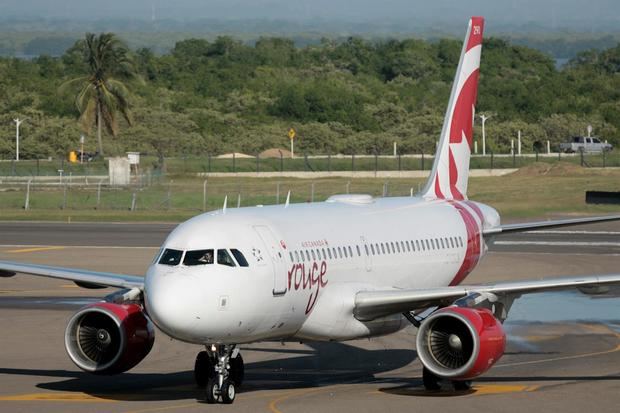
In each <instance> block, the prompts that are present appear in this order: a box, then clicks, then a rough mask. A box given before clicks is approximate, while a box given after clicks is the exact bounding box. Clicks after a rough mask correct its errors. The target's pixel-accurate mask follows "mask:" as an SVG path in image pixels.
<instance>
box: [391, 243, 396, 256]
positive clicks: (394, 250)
mask: <svg viewBox="0 0 620 413" xmlns="http://www.w3.org/2000/svg"><path fill="white" fill-rule="evenodd" d="M390 245H391V246H392V254H396V247H395V246H394V243H393V242H392V243H390ZM396 245H398V243H396Z"/></svg>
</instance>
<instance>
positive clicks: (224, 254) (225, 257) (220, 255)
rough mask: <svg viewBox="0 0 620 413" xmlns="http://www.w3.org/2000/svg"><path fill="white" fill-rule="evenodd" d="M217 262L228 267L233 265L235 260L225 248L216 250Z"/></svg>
mask: <svg viewBox="0 0 620 413" xmlns="http://www.w3.org/2000/svg"><path fill="white" fill-rule="evenodd" d="M217 263H218V264H221V265H226V266H228V267H234V266H235V262H234V261H233V259H232V257H231V256H230V254H229V253H228V251H226V250H217Z"/></svg>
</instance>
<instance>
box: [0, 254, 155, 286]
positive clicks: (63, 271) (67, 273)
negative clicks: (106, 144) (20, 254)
mask: <svg viewBox="0 0 620 413" xmlns="http://www.w3.org/2000/svg"><path fill="white" fill-rule="evenodd" d="M16 273H21V274H29V275H36V276H39V277H49V278H57V279H61V280H69V281H75V282H77V283H83V284H90V285H100V286H106V287H117V288H140V289H142V288H143V286H144V278H143V277H140V276H137V275H126V274H115V273H109V272H96V271H88V270H79V269H75V268H63V267H52V266H49V265H38V264H22V263H19V262H12V261H0V274H5V275H4V276H10V275H11V274H16ZM78 285H79V284H78Z"/></svg>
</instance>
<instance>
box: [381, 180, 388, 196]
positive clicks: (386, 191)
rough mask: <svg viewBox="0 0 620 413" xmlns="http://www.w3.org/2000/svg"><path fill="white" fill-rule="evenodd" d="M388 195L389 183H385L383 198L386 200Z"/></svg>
mask: <svg viewBox="0 0 620 413" xmlns="http://www.w3.org/2000/svg"><path fill="white" fill-rule="evenodd" d="M387 193H388V183H387V182H384V183H383V195H382V196H383V197H384V198H385V197H386V196H387Z"/></svg>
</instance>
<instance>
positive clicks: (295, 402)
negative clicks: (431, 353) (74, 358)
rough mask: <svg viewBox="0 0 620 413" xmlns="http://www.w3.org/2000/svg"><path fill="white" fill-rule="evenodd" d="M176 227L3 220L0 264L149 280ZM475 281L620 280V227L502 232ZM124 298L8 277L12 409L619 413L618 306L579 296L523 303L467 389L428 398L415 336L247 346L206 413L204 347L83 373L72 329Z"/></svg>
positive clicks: (1, 317)
mask: <svg viewBox="0 0 620 413" xmlns="http://www.w3.org/2000/svg"><path fill="white" fill-rule="evenodd" d="M172 228H174V225H173V224H76V223H73V224H54V223H0V260H13V261H22V262H32V263H44V264H50V265H61V266H67V267H77V268H86V269H91V270H100V271H112V272H121V273H128V274H143V272H144V270H145V268H146V267H147V266H148V264H149V263H150V262H151V260H152V258H153V256H154V255H155V254H156V253H157V251H158V249H159V245H160V244H161V242H162V241H163V240H164V239H165V236H166V234H167V233H168V231H170V230H171V229H172ZM494 242H495V243H494V244H493V245H492V246H491V250H490V253H489V254H488V255H487V256H486V258H485V259H484V260H483V262H482V263H481V264H480V265H479V266H478V267H477V268H476V270H475V271H474V272H473V273H472V274H471V275H470V277H469V278H468V279H467V280H466V283H481V282H499V281H506V280H519V279H537V278H542V277H553V276H563V275H583V274H605V273H614V272H618V267H619V266H618V263H619V262H620V256H619V254H620V223H602V224H596V225H587V226H579V227H568V228H561V229H558V230H553V231H552V230H548V231H537V232H534V233H526V234H514V235H506V236H499V237H497V238H496V239H495V240H494ZM111 291H112V290H107V289H106V290H85V289H80V288H78V287H77V286H76V285H74V284H72V283H70V282H67V281H59V280H50V279H45V278H39V277H30V276H24V275H21V276H16V277H13V278H7V279H1V278H0V332H2V335H1V336H0V411H1V412H32V411H46V412H48V413H52V412H102V411H104V412H159V411H172V412H174V411H183V412H186V411H189V412H191V411H201V412H202V411H217V410H225V411H235V412H257V411H258V412H274V413H277V412H282V413H283V412H314V411H321V412H322V411H326V412H332V411H334V412H338V413H344V412H356V413H358V412H377V411H381V412H391V411H404V410H408V411H453V410H459V411H465V412H469V411H475V412H479V411H502V412H513V411H514V412H522V411H527V410H528V409H531V410H532V411H540V410H542V409H544V410H545V411H558V412H559V411H562V412H583V411H593V410H595V411H597V412H616V411H618V405H619V404H620V403H619V402H620V392H619V391H618V390H620V300H619V299H617V298H616V297H617V296H618V295H619V294H618V292H619V290H618V289H614V290H612V292H611V294H610V295H609V297H603V298H602V297H597V298H590V297H587V296H583V295H581V294H579V293H577V292H563V293H553V294H551V293H547V294H533V295H530V296H525V297H523V298H521V299H520V300H518V301H517V302H516V304H515V306H514V307H513V309H512V310H511V313H510V317H509V319H508V321H507V322H506V324H505V327H506V331H507V334H508V337H509V341H508V347H507V350H506V354H505V355H504V357H503V358H502V359H501V360H500V361H499V362H498V363H497V365H496V366H495V367H493V368H492V369H491V370H490V371H489V372H488V373H487V374H485V375H484V376H483V377H481V378H479V379H477V380H476V381H475V382H474V387H473V389H472V390H471V391H467V392H454V391H441V392H427V391H425V390H424V389H423V386H422V383H421V380H420V376H421V371H422V367H421V364H420V362H419V360H418V359H417V355H416V352H415V333H416V330H415V328H413V327H411V328H407V329H405V330H403V331H402V332H399V333H397V334H394V335H390V336H386V337H380V338H373V339H370V340H356V341H350V342H346V343H304V344H300V343H285V344H282V343H273V342H268V343H256V344H251V345H244V346H242V354H243V357H244V359H245V363H246V380H245V382H244V385H243V388H242V389H241V390H242V391H241V392H240V393H239V394H238V396H237V399H236V400H235V403H234V405H232V406H225V405H207V404H205V403H204V402H203V399H204V397H203V394H202V391H201V390H200V389H198V388H197V387H196V386H195V384H194V381H193V372H192V369H193V363H194V358H195V356H196V354H197V352H198V351H200V350H201V349H200V347H199V346H193V345H189V344H185V343H181V342H178V341H175V340H172V339H170V338H168V337H167V336H165V335H164V334H162V333H161V332H157V333H158V334H157V336H156V340H155V346H154V348H153V350H152V351H151V353H150V354H149V355H148V356H147V358H146V359H145V360H144V361H143V362H142V363H141V364H139V365H138V366H137V367H135V368H134V369H132V370H131V371H129V372H128V373H124V374H121V375H118V376H93V375H89V374H87V373H84V372H82V371H80V370H79V369H78V368H77V367H76V366H75V365H74V364H73V363H72V362H71V361H70V360H69V358H68V357H67V355H66V354H65V350H64V343H63V340H64V329H65V326H66V323H67V321H68V319H69V318H70V317H71V315H72V314H73V313H74V312H75V311H77V309H78V308H80V307H81V306H82V305H84V304H86V303H88V302H92V301H95V300H97V299H98V298H99V297H101V296H103V295H106V294H107V293H109V292H111Z"/></svg>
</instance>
